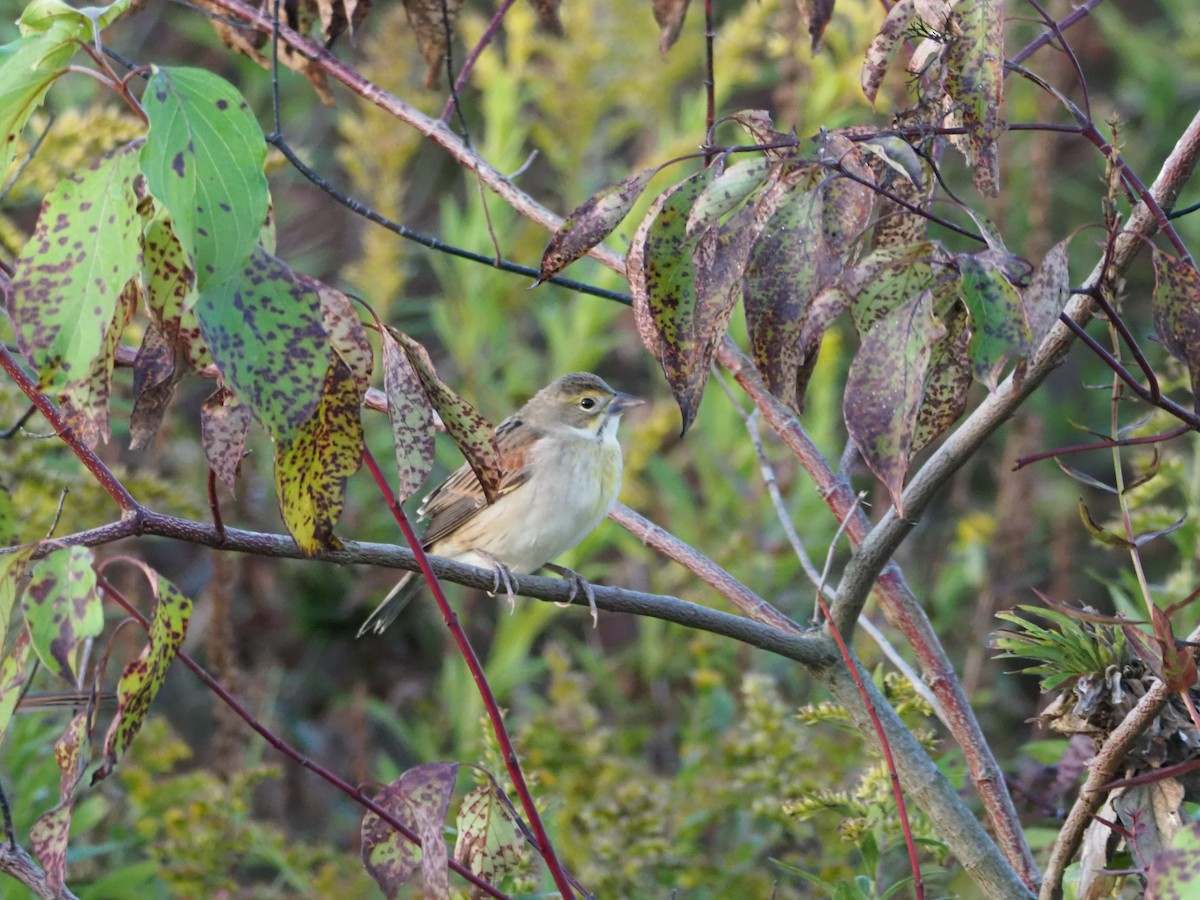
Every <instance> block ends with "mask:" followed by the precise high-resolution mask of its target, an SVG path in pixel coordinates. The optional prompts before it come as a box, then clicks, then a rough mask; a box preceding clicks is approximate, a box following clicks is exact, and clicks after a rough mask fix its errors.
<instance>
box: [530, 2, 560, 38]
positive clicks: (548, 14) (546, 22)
mask: <svg viewBox="0 0 1200 900" xmlns="http://www.w3.org/2000/svg"><path fill="white" fill-rule="evenodd" d="M529 5H530V6H532V7H533V11H534V12H535V13H537V17H538V27H539V28H541V29H542V31H545V32H546V33H548V34H553V35H555V36H556V37H562V36H563V34H565V32H564V30H563V23H562V18H561V17H560V16H559V14H558V8H559V7H560V6H562V0H529Z"/></svg>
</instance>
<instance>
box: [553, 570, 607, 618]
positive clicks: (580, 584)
mask: <svg viewBox="0 0 1200 900" xmlns="http://www.w3.org/2000/svg"><path fill="white" fill-rule="evenodd" d="M546 568H547V569H549V570H550V571H551V572H553V573H554V574H555V575H559V576H561V577H562V578H564V579H565V580H566V581H567V583H568V584H569V585H571V593H569V594H568V595H567V602H566V603H559V604H557V605H558V606H567V605H569V604H571V603H573V602H574V601H575V598H576V597H578V596H579V592H580V591H582V592H583V595H584V596H585V597H587V602H588V609H590V610H591V611H592V627H593V628H595V627H596V626H597V625H598V624H600V613H599V612H598V611H597V609H596V592H595V591H594V590H592V586H591V584H590V583H588V582H587V581H585V580H584V577H583V576H582V575H580V574H579V573H578V572H576V571H575V570H574V569H568V568H567V567H566V566H556V565H554V563H547V564H546Z"/></svg>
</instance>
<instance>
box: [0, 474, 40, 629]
mask: <svg viewBox="0 0 1200 900" xmlns="http://www.w3.org/2000/svg"><path fill="white" fill-rule="evenodd" d="M4 495H5V496H8V491H4ZM14 534H15V532H14ZM6 543H7V542H6ZM33 551H34V548H33V547H32V546H30V547H26V548H25V549H23V550H14V551H12V552H11V553H6V554H4V555H3V556H0V648H3V647H4V645H5V642H6V641H7V640H8V626H9V624H10V623H11V622H12V611H13V608H14V607H15V606H16V604H17V597H18V596H19V595H20V593H21V591H22V590H24V587H25V574H26V571H27V570H28V568H29V558H30V557H31V556H33Z"/></svg>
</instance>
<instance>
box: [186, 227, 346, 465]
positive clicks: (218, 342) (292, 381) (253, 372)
mask: <svg viewBox="0 0 1200 900" xmlns="http://www.w3.org/2000/svg"><path fill="white" fill-rule="evenodd" d="M196 315H197V317H198V318H199V320H200V332H201V334H202V335H203V337H204V342H205V343H206V344H207V345H208V349H209V352H211V353H212V356H213V359H214V360H215V361H216V364H217V368H218V370H220V373H221V379H222V380H223V381H224V382H225V384H226V385H227V386H228V387H230V388H232V389H233V391H234V393H236V394H237V395H238V398H239V399H240V400H242V402H243V403H245V404H246V405H248V406H249V407H250V409H251V410H252V411H253V412H254V414H255V415H256V416H257V417H258V419H259V421H261V422H262V423H263V425H265V426H266V428H267V430H268V431H270V432H271V436H272V437H273V438H274V439H275V440H276V441H284V440H288V439H290V438H293V437H295V436H296V435H297V434H298V433H299V430H300V428H301V427H302V426H303V424H304V422H305V421H306V420H307V419H308V417H309V416H310V415H311V414H312V412H313V410H314V409H315V408H316V406H317V403H318V402H319V400H320V399H321V393H322V390H323V387H324V385H325V374H326V372H328V371H329V361H330V354H331V350H330V345H329V333H328V331H327V329H326V327H325V323H324V319H323V315H322V312H321V298H320V296H319V295H318V294H317V292H316V290H314V289H313V287H312V284H311V282H309V281H308V280H307V279H304V278H302V277H300V276H298V275H297V274H296V273H295V272H293V271H292V269H291V268H289V267H288V266H287V265H285V264H284V263H283V262H281V261H280V260H278V259H276V258H275V257H273V256H269V255H267V253H266V252H265V251H263V250H261V249H256V250H255V252H254V253H253V254H252V255H251V256H250V258H249V259H248V260H247V261H246V263H245V265H244V267H243V268H242V269H241V270H240V271H239V272H238V273H237V275H235V276H234V278H233V279H232V280H231V281H229V282H227V283H225V284H222V285H217V286H214V287H210V288H205V289H202V290H201V292H200V299H199V300H198V301H197V302H196Z"/></svg>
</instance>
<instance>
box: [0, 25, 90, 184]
mask: <svg viewBox="0 0 1200 900" xmlns="http://www.w3.org/2000/svg"><path fill="white" fill-rule="evenodd" d="M10 21H11V20H10ZM39 30H40V29H39ZM89 37H90V34H81V33H80V30H79V27H78V23H76V22H71V21H62V20H60V21H56V22H53V23H51V24H50V26H49V28H48V29H46V31H45V32H44V33H42V34H30V33H28V32H26V33H24V34H23V36H22V37H19V38H17V39H16V40H14V41H12V42H11V43H8V44H5V45H4V46H2V47H0V173H3V174H5V175H6V174H7V173H8V171H9V167H10V166H11V165H12V163H13V160H15V159H16V155H17V147H18V144H17V139H18V138H19V137H20V136H21V132H23V131H24V130H25V125H26V124H27V123H28V122H29V117H30V116H32V115H33V114H34V113H35V112H37V110H38V108H39V107H40V106H41V105H42V100H43V99H45V96H46V91H48V90H49V89H50V85H52V84H53V83H54V82H55V81H56V80H57V79H58V77H59V76H60V75H62V74H64V73H65V72H66V71H67V64H68V63H69V62H70V61H71V57H72V56H74V55H75V51H76V50H78V49H79V40H80V39H81V38H82V39H83V40H85V41H86V40H87V39H88V38H89Z"/></svg>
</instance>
